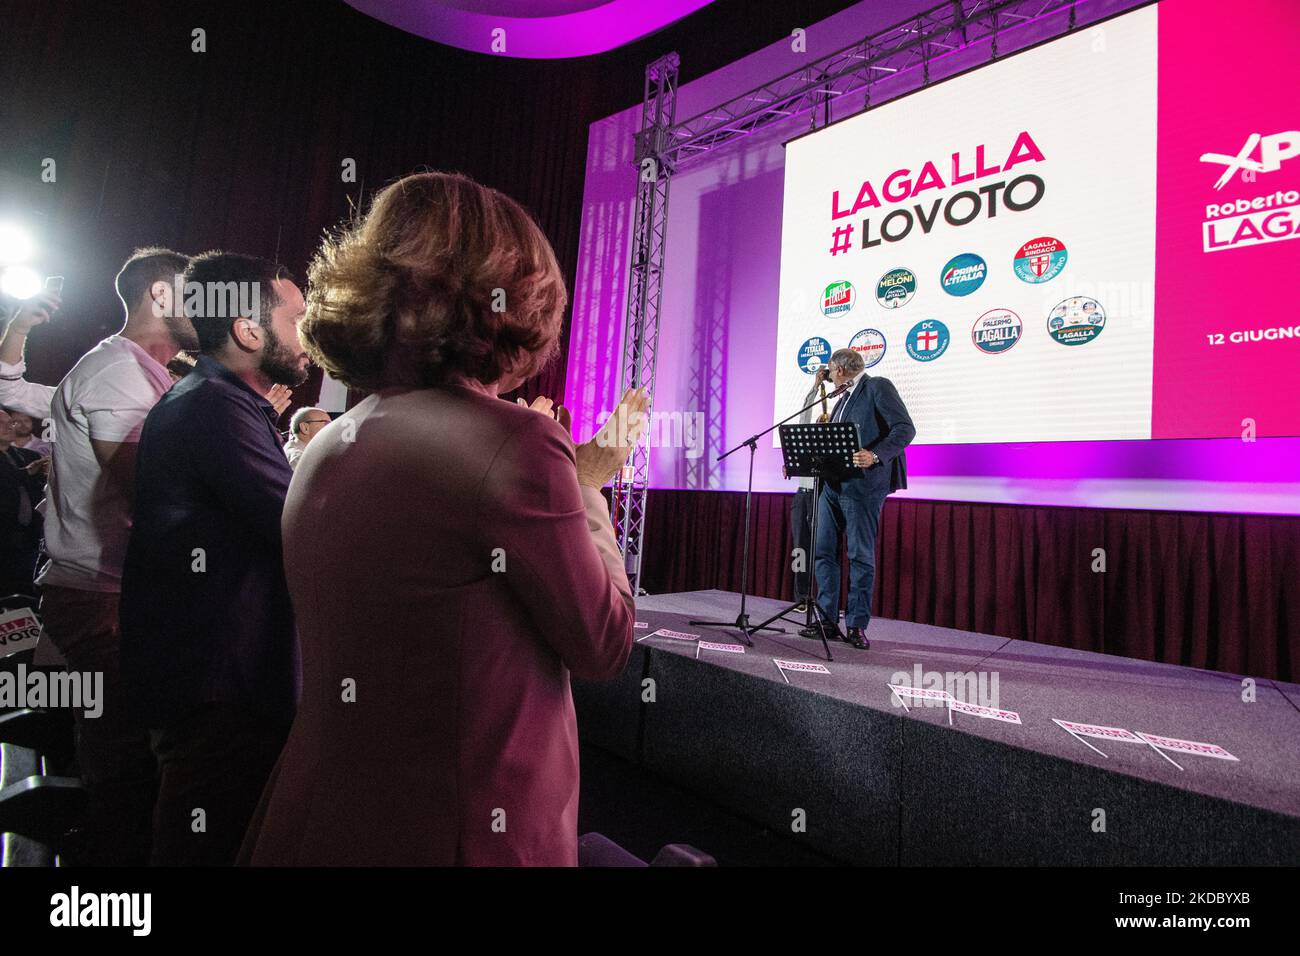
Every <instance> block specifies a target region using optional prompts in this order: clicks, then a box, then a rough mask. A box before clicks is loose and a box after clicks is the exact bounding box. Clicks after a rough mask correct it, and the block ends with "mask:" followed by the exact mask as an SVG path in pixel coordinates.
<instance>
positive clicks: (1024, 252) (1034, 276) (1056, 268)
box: [1011, 236, 1070, 283]
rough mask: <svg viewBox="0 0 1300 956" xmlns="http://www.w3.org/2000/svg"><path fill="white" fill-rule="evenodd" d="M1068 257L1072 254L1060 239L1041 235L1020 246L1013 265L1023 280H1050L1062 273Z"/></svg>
mask: <svg viewBox="0 0 1300 956" xmlns="http://www.w3.org/2000/svg"><path fill="white" fill-rule="evenodd" d="M1068 258H1070V254H1069V253H1068V252H1066V249H1065V243H1063V242H1062V241H1061V240H1060V239H1053V238H1052V237H1051V236H1040V237H1039V238H1037V239H1030V240H1029V241H1028V242H1026V243H1025V244H1024V245H1023V246H1021V247H1020V251H1019V252H1017V253H1016V257H1015V259H1013V260H1012V262H1011V267H1012V268H1013V269H1014V270H1015V272H1016V276H1017V277H1018V278H1019V279H1020V281H1022V282H1029V283H1039V282H1050V281H1052V280H1053V279H1055V278H1056V277H1057V276H1059V275H1060V274H1061V270H1062V269H1064V268H1065V261H1066V260H1067V259H1068Z"/></svg>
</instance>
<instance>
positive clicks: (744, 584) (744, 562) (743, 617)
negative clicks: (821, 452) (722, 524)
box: [689, 383, 857, 654]
mask: <svg viewBox="0 0 1300 956" xmlns="http://www.w3.org/2000/svg"><path fill="white" fill-rule="evenodd" d="M848 390H849V385H848V384H847V383H845V384H844V385H841V386H839V388H837V389H835V391H833V392H831V393H830V394H829V395H827V396H826V398H827V399H830V398H836V397H838V396H840V395H843V394H844V393H846V392H847V391H848ZM823 401H825V399H822V398H818V399H816V400H814V401H811V402H809V403H808V404H807V405H805V406H804V407H803V408H801V409H799V410H798V411H797V412H795V413H794V414H792V415H787V416H786V417H785V418H783V419H781V420H780V421H779V422H777V423H776V424H775V425H772V426H770V427H768V428H765V429H763V430H762V431H761V432H759V433H758V434H757V435H750V436H749V437H748V438H746V439H745V440H744V441H743V442H741V443H740V444H739V445H737V446H736V447H735V448H730V449H728V450H727V451H724V452H723V453H722V454H721V455H719V456H718V461H722V460H723V459H724V458H727V457H728V456H730V455H733V454H735V453H736V452H738V451H740V449H742V448H748V449H749V484H748V485H747V486H746V488H745V545H744V550H743V551H742V552H741V558H740V613H739V614H737V615H736V619H735V620H734V621H704V620H700V621H690V622H689V623H690V625H691V626H692V627H695V626H699V625H703V626H705V627H734V628H735V629H736V630H738V631H740V635H741V636H740V643H742V644H744V645H745V646H746V647H753V646H754V642H753V641H752V640H750V638H751V637H752V636H753V635H754V634H756V633H757V632H758V631H774V632H776V633H777V634H784V633H785V631H783V630H781V629H780V628H779V627H768V625H769V624H770V623H772V621H775V620H776V618H778V617H781V614H778V615H776V617H773V618H770V619H769V620H766V621H764V622H763V623H762V624H760V625H758V627H750V625H749V613H748V611H747V610H746V609H745V603H746V601H747V600H748V597H749V508H750V499H751V498H752V497H753V495H754V453H755V452H756V451H757V450H758V440H759V439H760V438H762V437H763V436H764V435H766V434H768V433H769V432H772V431H774V430H776V429H777V428H781V429H785V428H786V427H788V426H787V425H786V424H785V423H786V422H788V421H789V420H790V419H792V418H798V417H799V416H800V415H802V414H803V413H804V412H806V411H808V409H810V408H813V407H814V406H816V405H820V404H821V403H822V402H823ZM849 424H852V423H849ZM799 427H806V426H799ZM853 427H854V429H856V428H857V426H856V425H854V426H853ZM784 434H785V433H784V431H782V435H783V436H784ZM782 444H784V442H782ZM853 450H854V451H857V446H854V449H853ZM852 462H853V457H852V455H850V456H849V464H850V466H851V465H852ZM813 504H814V505H815V504H816V501H815V500H814V502H813ZM814 517H815V514H814ZM810 590H811V588H810ZM791 607H792V608H793V607H794V605H791ZM784 613H785V612H784V611H783V612H782V614H784ZM826 653H827V654H829V653H830V649H829V648H827V651H826Z"/></svg>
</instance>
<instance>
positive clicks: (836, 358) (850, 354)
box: [830, 349, 867, 375]
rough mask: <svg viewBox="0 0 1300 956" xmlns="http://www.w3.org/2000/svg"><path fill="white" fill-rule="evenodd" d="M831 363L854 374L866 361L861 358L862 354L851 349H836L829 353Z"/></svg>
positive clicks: (863, 366)
mask: <svg viewBox="0 0 1300 956" xmlns="http://www.w3.org/2000/svg"><path fill="white" fill-rule="evenodd" d="M830 364H831V365H838V366H839V367H840V368H842V369H844V371H846V372H852V373H853V374H854V375H856V374H857V373H858V372H861V371H862V370H863V369H864V368H866V367H867V363H866V362H864V361H863V360H862V355H861V353H859V352H855V351H853V349H836V350H835V351H834V352H833V353H831V361H830Z"/></svg>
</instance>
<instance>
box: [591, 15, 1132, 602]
mask: <svg viewBox="0 0 1300 956" xmlns="http://www.w3.org/2000/svg"><path fill="white" fill-rule="evenodd" d="M1129 9H1133V4H1132V3H1126V4H1120V3H1116V2H1114V0H1112V2H1109V3H1108V2H1106V0H945V2H943V3H939V4H936V5H935V6H933V7H930V8H929V9H927V10H924V11H922V12H921V13H919V14H917V15H915V16H913V17H910V18H908V19H907V20H904V21H901V22H899V23H896V24H894V25H893V26H891V27H888V28H886V29H884V30H879V31H877V32H876V33H873V34H871V35H869V36H867V37H864V38H862V39H860V40H858V41H857V42H855V43H852V44H850V45H849V46H846V47H844V48H843V49H841V50H839V51H837V52H835V53H832V54H830V55H829V56H824V57H821V58H820V59H816V60H810V61H809V62H808V63H807V64H805V65H803V66H801V67H798V68H797V69H794V70H791V71H790V72H789V73H786V74H784V75H783V76H780V77H778V78H776V79H775V80H772V81H771V82H769V83H765V84H763V85H762V86H759V87H756V88H754V89H752V90H750V91H749V92H747V93H745V94H743V95H742V96H738V97H736V98H734V99H730V100H727V101H725V102H723V103H719V104H718V105H717V106H714V107H713V108H711V109H708V110H705V111H704V112H702V113H699V114H697V115H695V116H692V117H691V118H689V119H686V120H682V121H681V122H676V108H677V79H678V69H679V66H680V60H679V58H678V55H677V54H676V53H669V54H667V55H666V56H663V57H660V58H659V59H657V60H655V61H654V62H653V63H651V64H650V65H649V66H648V67H646V73H645V94H644V98H643V101H642V108H641V125H640V129H639V131H638V132H637V134H636V150H635V163H636V176H637V190H636V211H635V218H634V220H633V235H632V259H631V271H630V274H629V283H628V298H627V311H626V317H625V321H624V329H623V359H622V380H621V386H620V389H619V393H620V394H622V392H623V391H625V390H626V389H628V388H640V387H645V388H648V389H650V390H651V393H652V394H653V390H654V383H655V364H656V361H655V360H656V358H657V351H658V345H659V311H660V304H661V303H662V300H663V283H664V251H665V248H666V244H667V241H668V191H669V185H670V183H671V181H672V177H673V175H674V174H675V173H677V172H678V171H680V170H681V169H682V168H683V167H684V166H686V165H688V164H689V163H691V162H693V161H695V160H697V159H699V158H700V157H702V156H704V155H707V154H708V153H711V152H713V151H714V150H717V149H723V148H725V147H727V146H730V145H731V144H733V143H735V142H737V141H739V140H742V139H744V138H745V137H747V136H750V135H752V134H754V133H757V132H760V131H763V130H766V129H768V128H771V127H774V126H776V125H777V124H780V123H788V122H789V121H791V120H793V119H796V118H798V117H800V116H804V115H811V122H812V125H813V127H816V125H817V115H818V111H820V112H821V115H822V122H823V124H825V123H828V122H830V118H831V106H832V104H840V103H844V102H850V103H851V102H853V100H852V98H854V97H857V96H861V97H862V99H861V102H860V104H859V105H857V106H856V108H854V109H850V110H848V111H842V110H841V111H837V112H838V114H839V115H838V116H837V118H839V119H843V118H844V117H845V116H848V115H852V114H853V113H858V112H862V111H864V110H867V109H870V108H872V107H873V106H878V105H880V104H881V103H884V102H887V101H888V100H889V99H892V98H893V97H894V96H897V95H900V94H902V93H907V92H911V91H912V90H915V89H918V88H922V87H924V86H927V85H929V84H930V82H931V81H932V80H939V79H943V78H945V77H946V76H949V75H952V73H954V72H959V71H961V70H965V69H970V68H972V67H973V66H978V65H984V64H985V63H990V62H993V61H995V60H997V59H998V58H999V57H1000V56H1004V55H1006V54H1008V53H1013V52H1015V51H1017V50H1020V49H1024V48H1025V47H1027V46H1030V45H1033V44H1035V43H1038V42H1041V41H1043V40H1045V39H1055V38H1056V37H1059V36H1064V35H1066V34H1068V33H1071V32H1073V31H1075V30H1077V29H1079V28H1081V27H1083V26H1086V25H1090V24H1092V23H1095V22H1096V21H1097V20H1099V19H1103V18H1104V17H1106V16H1108V15H1110V14H1111V13H1117V12H1125V11H1127V10H1129ZM1083 10H1086V11H1087V14H1088V16H1086V17H1085V16H1084V15H1083V14H1082V13H1081V11H1083ZM1053 21H1059V24H1058V23H1055V22H1053ZM1031 25H1038V26H1039V29H1038V30H1027V29H1025V28H1026V27H1030V26H1031ZM979 47H984V48H985V52H984V53H983V56H982V58H981V59H980V60H979V61H978V62H976V63H970V62H962V63H960V64H957V63H955V60H954V61H950V62H954V65H955V66H957V67H958V69H955V70H952V71H945V69H944V66H945V64H944V63H943V62H942V61H943V60H945V58H948V57H953V55H954V54H958V53H969V52H971V51H973V50H976V49H977V48H979ZM917 71H920V75H919V82H916V79H917ZM795 132H796V131H795V130H794V129H793V128H792V129H791V134H792V135H793V134H794V133H795ZM647 431H648V430H647ZM649 478H650V449H649V444H648V442H647V441H645V440H644V438H643V440H642V441H641V442H640V443H639V444H638V445H637V447H636V449H635V450H634V451H633V452H632V456H631V458H630V460H629V462H628V464H627V465H626V466H625V467H624V469H623V471H622V473H621V474H620V475H619V476H618V477H617V478H616V479H615V481H614V485H613V494H612V498H611V517H612V519H613V523H614V528H615V531H616V533H617V535H618V542H619V547H620V548H621V550H622V552H623V556H624V560H625V562H626V567H627V574H628V579H629V580H630V581H631V583H632V588H633V591H634V593H640V585H641V557H642V554H643V553H644V549H645V513H646V491H647V488H648V485H649Z"/></svg>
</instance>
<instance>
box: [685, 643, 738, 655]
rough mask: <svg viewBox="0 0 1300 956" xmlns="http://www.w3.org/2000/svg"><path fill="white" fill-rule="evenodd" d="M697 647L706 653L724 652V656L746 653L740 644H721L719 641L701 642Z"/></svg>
mask: <svg viewBox="0 0 1300 956" xmlns="http://www.w3.org/2000/svg"><path fill="white" fill-rule="evenodd" d="M696 646H697V647H699V648H701V649H702V650H706V651H722V653H724V654H743V653H745V649H744V648H743V647H741V646H740V645H739V644H720V643H718V642H717V641H700V642H699V644H697V645H696Z"/></svg>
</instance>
